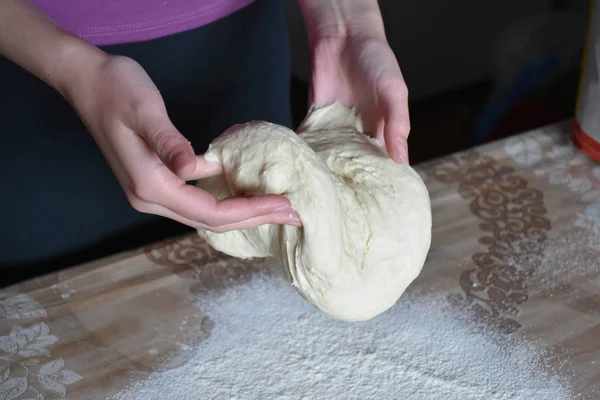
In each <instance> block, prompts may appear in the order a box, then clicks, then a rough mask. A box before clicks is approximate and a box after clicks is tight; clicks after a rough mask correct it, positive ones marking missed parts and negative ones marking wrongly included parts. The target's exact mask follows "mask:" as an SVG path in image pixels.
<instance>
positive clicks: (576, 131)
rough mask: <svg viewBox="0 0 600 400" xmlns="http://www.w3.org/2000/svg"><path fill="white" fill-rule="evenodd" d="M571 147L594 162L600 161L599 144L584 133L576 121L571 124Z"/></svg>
mask: <svg viewBox="0 0 600 400" xmlns="http://www.w3.org/2000/svg"><path fill="white" fill-rule="evenodd" d="M573 145H574V146H575V148H576V149H577V150H579V151H581V152H582V153H584V154H586V155H587V156H588V157H590V158H592V159H594V160H595V161H600V143H598V142H597V141H596V140H595V139H594V138H593V137H591V136H590V135H588V134H587V133H585V132H584V131H583V130H582V129H581V126H580V125H579V123H578V122H577V121H575V122H574V123H573Z"/></svg>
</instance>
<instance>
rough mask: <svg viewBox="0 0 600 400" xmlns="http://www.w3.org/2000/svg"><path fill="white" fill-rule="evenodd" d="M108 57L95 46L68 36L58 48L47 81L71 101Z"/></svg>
mask: <svg viewBox="0 0 600 400" xmlns="http://www.w3.org/2000/svg"><path fill="white" fill-rule="evenodd" d="M108 57H109V56H108V55H107V54H106V53H104V52H103V51H102V50H100V49H98V48H97V47H95V46H93V45H91V44H89V43H87V42H84V41H83V40H81V39H78V38H75V37H72V36H71V37H68V38H67V39H66V40H65V41H64V42H63V43H62V44H61V46H59V48H58V51H57V53H56V62H55V63H53V65H52V67H51V70H50V73H49V81H48V83H49V84H50V85H51V86H52V87H53V88H54V89H56V90H57V91H58V92H59V93H60V94H62V96H63V97H65V98H66V99H67V100H68V101H70V102H72V101H73V99H74V98H77V97H78V96H77V93H78V92H79V91H81V89H82V88H83V87H85V86H86V83H89V81H90V80H91V79H93V76H94V74H95V73H96V71H98V70H99V69H100V68H101V66H102V65H103V64H104V63H105V62H106V60H107V59H108Z"/></svg>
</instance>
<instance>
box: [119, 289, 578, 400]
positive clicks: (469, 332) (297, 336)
mask: <svg viewBox="0 0 600 400" xmlns="http://www.w3.org/2000/svg"><path fill="white" fill-rule="evenodd" d="M199 305H200V306H201V307H202V308H203V309H205V310H207V312H208V313H209V314H210V315H211V318H212V319H213V320H214V322H215V325H214V328H213V330H212V333H211V335H210V337H208V338H207V339H206V340H204V341H203V342H201V343H199V344H198V345H197V347H196V352H197V354H196V355H195V357H194V358H193V359H192V360H190V361H189V362H187V363H186V364H184V365H182V366H181V367H178V368H175V369H171V370H168V371H165V372H162V373H154V374H153V375H151V376H150V377H149V378H147V379H143V380H140V381H138V382H136V383H134V384H132V385H130V386H129V387H128V388H126V390H125V391H124V392H122V393H120V394H118V395H117V396H115V397H113V399H118V400H126V399H127V400H129V399H144V400H153V399H156V400H158V399H160V400H164V399H185V400H187V399H190V400H195V399H281V400H287V399H290V400H291V399H311V400H312V399H327V400H335V399H416V400H436V399H440V400H441V399H443V400H454V399H457V400H458V399H460V400H470V399H472V400H482V399H486V400H509V399H510V400H558V399H561V400H562V399H571V398H572V396H571V395H570V394H569V389H568V387H567V385H566V384H565V383H564V382H562V380H561V379H559V378H557V377H555V376H553V375H552V374H551V373H548V370H547V368H546V367H545V365H544V362H543V360H542V359H541V357H540V356H539V355H540V354H541V351H537V350H535V346H533V345H531V344H527V343H520V342H519V341H517V340H516V339H514V338H513V339H507V338H506V337H504V336H501V335H499V334H494V333H492V332H485V330H484V331H481V329H477V328H476V327H475V326H473V325H472V324H471V323H469V322H468V321H467V320H465V319H463V318H460V317H459V316H458V315H456V314H455V312H454V311H452V310H450V309H447V308H446V305H447V303H446V302H445V300H444V298H431V297H419V295H415V294H410V293H408V294H407V295H406V296H404V297H402V298H401V299H400V301H399V302H398V304H396V306H394V307H393V308H392V309H391V310H389V311H387V312H385V313H383V314H382V315H380V316H378V317H376V318H375V319H372V320H370V321H366V322H359V323H344V322H338V321H335V320H333V319H331V318H329V317H327V316H325V315H323V314H321V313H320V312H318V311H317V310H315V309H314V308H313V307H312V306H311V305H310V304H309V303H308V302H306V301H305V300H304V299H302V298H301V297H300V295H299V294H298V293H297V292H296V291H294V290H293V289H292V288H291V287H290V286H289V285H288V284H287V283H286V282H284V281H282V280H281V279H274V278H272V277H271V278H263V277H255V278H254V279H253V280H252V281H251V282H249V283H247V284H244V285H241V286H238V287H234V288H232V289H230V290H229V291H228V292H227V293H225V294H224V295H222V296H221V297H219V298H212V299H208V298H202V299H200V300H199Z"/></svg>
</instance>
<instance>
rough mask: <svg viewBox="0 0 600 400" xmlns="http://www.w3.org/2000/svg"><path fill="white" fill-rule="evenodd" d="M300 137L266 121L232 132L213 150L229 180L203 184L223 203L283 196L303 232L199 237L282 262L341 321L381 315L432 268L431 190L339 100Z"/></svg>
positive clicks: (235, 252) (210, 155)
mask: <svg viewBox="0 0 600 400" xmlns="http://www.w3.org/2000/svg"><path fill="white" fill-rule="evenodd" d="M298 132H299V135H296V134H295V133H294V132H293V131H291V130H289V129H287V128H285V127H282V126H279V125H274V124H270V123H266V122H251V123H247V124H243V125H236V126H234V127H232V128H230V129H229V130H228V131H227V132H226V134H224V135H223V136H221V137H220V138H219V139H217V140H216V141H215V142H214V143H213V144H212V145H211V146H210V148H209V150H208V152H207V153H206V159H208V160H210V161H213V162H218V163H220V164H222V165H223V169H224V171H225V172H224V174H222V175H219V176H216V177H212V178H208V179H204V180H202V181H199V182H198V186H200V187H201V188H203V189H205V190H207V191H209V192H210V193H212V194H213V195H215V196H216V197H217V198H219V199H222V198H226V197H230V196H232V195H258V194H282V195H284V196H286V197H288V198H289V199H290V201H291V203H292V207H293V208H294V210H296V211H297V212H298V214H299V215H300V219H301V220H302V224H303V227H302V228H295V227H291V226H285V225H264V226H261V227H258V228H255V229H248V230H241V231H232V232H227V233H221V234H217V233H212V232H204V231H200V232H199V233H200V235H201V236H203V237H204V238H205V239H206V240H207V241H208V243H209V244H210V245H211V246H212V247H214V248H215V249H217V250H219V251H221V252H223V253H226V254H229V255H231V256H234V257H240V258H253V257H267V256H273V257H275V258H277V259H278V260H279V261H280V262H281V263H282V264H283V266H284V270H285V272H286V275H287V276H288V278H289V279H290V280H291V281H292V284H293V285H294V286H295V287H296V288H297V289H298V291H299V292H300V293H301V294H302V295H303V296H304V298H306V299H307V300H308V301H310V302H311V303H312V304H313V305H314V306H315V307H317V308H318V309H319V310H321V311H322V312H324V313H326V314H328V315H330V316H332V317H334V318H337V319H340V320H345V321H360V320H366V319H369V318H373V317H375V316H376V315H378V314H380V313H382V312H383V311H385V310H387V309H388V308H390V307H391V306H392V305H393V304H394V303H395V302H396V301H397V300H398V298H399V297H400V295H401V294H402V293H403V292H404V290H405V289H406V287H407V286H408V285H409V284H410V283H411V282H412V281H413V280H414V279H415V278H416V277H417V275H418V274H419V272H420V271H421V268H422V266H423V263H424V262H425V257H426V255H427V252H428V250H429V246H430V241H431V206H430V202H429V195H428V192H427V189H426V188H425V185H424V184H423V181H422V180H421V178H420V177H419V175H418V174H417V173H416V172H415V171H414V170H413V169H412V168H411V167H410V166H408V165H405V164H397V163H395V162H394V161H392V160H391V159H390V158H389V156H388V155H387V153H386V152H385V150H384V149H383V147H382V146H381V145H380V144H379V143H378V142H377V141H375V140H373V139H371V138H369V137H367V136H366V135H364V134H363V133H362V122H361V120H360V118H359V117H358V116H357V115H356V113H355V112H354V110H350V109H348V108H346V107H344V106H342V105H341V104H339V103H335V104H332V105H329V106H326V107H323V108H319V109H312V110H311V111H310V112H309V115H308V116H307V118H306V119H305V121H304V122H303V123H302V125H301V127H300V128H299V130H298ZM273 301H277V299H273Z"/></svg>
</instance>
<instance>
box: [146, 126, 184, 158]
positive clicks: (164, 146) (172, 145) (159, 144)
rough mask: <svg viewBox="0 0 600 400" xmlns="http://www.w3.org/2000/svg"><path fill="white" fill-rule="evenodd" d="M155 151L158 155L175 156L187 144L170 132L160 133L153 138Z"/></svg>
mask: <svg viewBox="0 0 600 400" xmlns="http://www.w3.org/2000/svg"><path fill="white" fill-rule="evenodd" d="M152 137H153V142H154V149H155V150H156V152H157V153H158V154H162V155H169V154H175V153H176V152H177V151H178V150H179V149H180V148H182V147H184V146H185V145H186V144H187V142H186V141H185V140H183V138H181V137H179V135H177V134H176V133H174V132H172V131H168V130H163V131H158V132H157V133H155V134H154V135H153V136H152Z"/></svg>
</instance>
